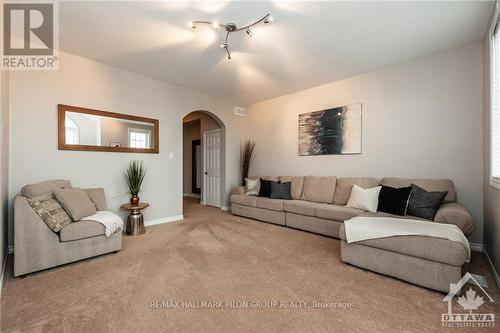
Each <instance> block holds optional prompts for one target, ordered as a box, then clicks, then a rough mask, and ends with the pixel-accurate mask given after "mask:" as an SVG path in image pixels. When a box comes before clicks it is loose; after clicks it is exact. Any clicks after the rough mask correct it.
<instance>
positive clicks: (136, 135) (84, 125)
mask: <svg viewBox="0 0 500 333" xmlns="http://www.w3.org/2000/svg"><path fill="white" fill-rule="evenodd" d="M64 131H65V143H66V144H67V145H88V146H101V147H117V148H118V147H126V148H146V149H147V148H153V145H154V142H155V138H154V137H153V136H154V132H155V131H154V124H152V123H148V122H141V121H134V120H128V119H120V118H111V117H105V116H98V115H93V114H85V113H79V112H71V111H66V112H65V117H64Z"/></svg>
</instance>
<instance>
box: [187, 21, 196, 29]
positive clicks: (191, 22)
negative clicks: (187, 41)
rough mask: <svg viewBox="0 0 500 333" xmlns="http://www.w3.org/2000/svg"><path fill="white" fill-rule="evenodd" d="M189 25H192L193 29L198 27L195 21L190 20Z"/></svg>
mask: <svg viewBox="0 0 500 333" xmlns="http://www.w3.org/2000/svg"><path fill="white" fill-rule="evenodd" d="M188 27H190V28H191V29H196V24H194V22H193V21H189V22H188Z"/></svg>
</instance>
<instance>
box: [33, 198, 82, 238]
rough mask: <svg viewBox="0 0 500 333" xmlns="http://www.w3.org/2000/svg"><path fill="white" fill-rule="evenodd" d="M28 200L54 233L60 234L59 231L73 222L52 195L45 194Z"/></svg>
mask: <svg viewBox="0 0 500 333" xmlns="http://www.w3.org/2000/svg"><path fill="white" fill-rule="evenodd" d="M27 200H28V203H29V204H30V206H31V207H33V209H34V210H35V212H36V213H37V214H38V216H40V218H41V219H42V220H43V221H44V222H45V223H46V224H47V226H48V227H49V228H50V230H52V231H54V232H59V230H61V229H62V228H64V227H65V226H67V225H68V224H70V223H71V222H73V220H72V219H71V217H69V215H68V214H67V213H66V211H65V210H64V209H63V208H62V206H61V204H60V203H59V202H57V200H56V199H55V198H54V196H53V195H52V194H44V195H40V196H38V197H35V198H32V199H27Z"/></svg>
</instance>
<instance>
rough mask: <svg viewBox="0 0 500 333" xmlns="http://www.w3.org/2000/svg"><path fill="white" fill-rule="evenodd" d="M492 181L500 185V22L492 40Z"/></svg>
mask: <svg viewBox="0 0 500 333" xmlns="http://www.w3.org/2000/svg"><path fill="white" fill-rule="evenodd" d="M491 56H492V58H491V76H492V80H491V104H492V105H491V181H493V182H495V183H498V184H500V20H499V19H498V18H497V20H496V23H495V26H494V28H493V33H492V38H491Z"/></svg>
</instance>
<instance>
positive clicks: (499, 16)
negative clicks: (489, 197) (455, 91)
mask: <svg viewBox="0 0 500 333" xmlns="http://www.w3.org/2000/svg"><path fill="white" fill-rule="evenodd" d="M495 32H496V34H498V35H499V40H500V5H499V2H498V1H496V2H495V10H494V13H493V16H492V20H491V24H490V27H489V32H488V38H489V45H490V48H489V62H490V66H489V67H490V68H489V71H490V73H489V81H490V82H489V84H490V87H489V90H490V110H489V119H490V124H489V125H490V133H489V134H490V135H489V142H490V147H489V150H490V151H489V153H490V168H489V183H490V186H492V187H494V188H496V189H498V190H500V175H498V176H497V177H495V176H494V175H493V171H494V162H493V161H494V158H493V157H494V149H493V127H494V126H495V124H494V123H493V113H494V112H498V113H499V114H500V110H498V111H495V109H494V106H495V105H496V104H498V106H499V107H498V108H499V109H500V94H498V95H499V97H498V99H499V100H498V101H495V98H494V93H493V89H494V82H495V75H496V74H495V72H494V70H493V69H494V67H495V49H496V48H495V43H494V36H495ZM496 57H498V58H499V59H500V52H498V54H496ZM499 62H500V61H499ZM499 72H500V68H499ZM497 82H498V83H500V75H498V78H497ZM497 126H500V123H499V124H497ZM498 131H500V129H498Z"/></svg>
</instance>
